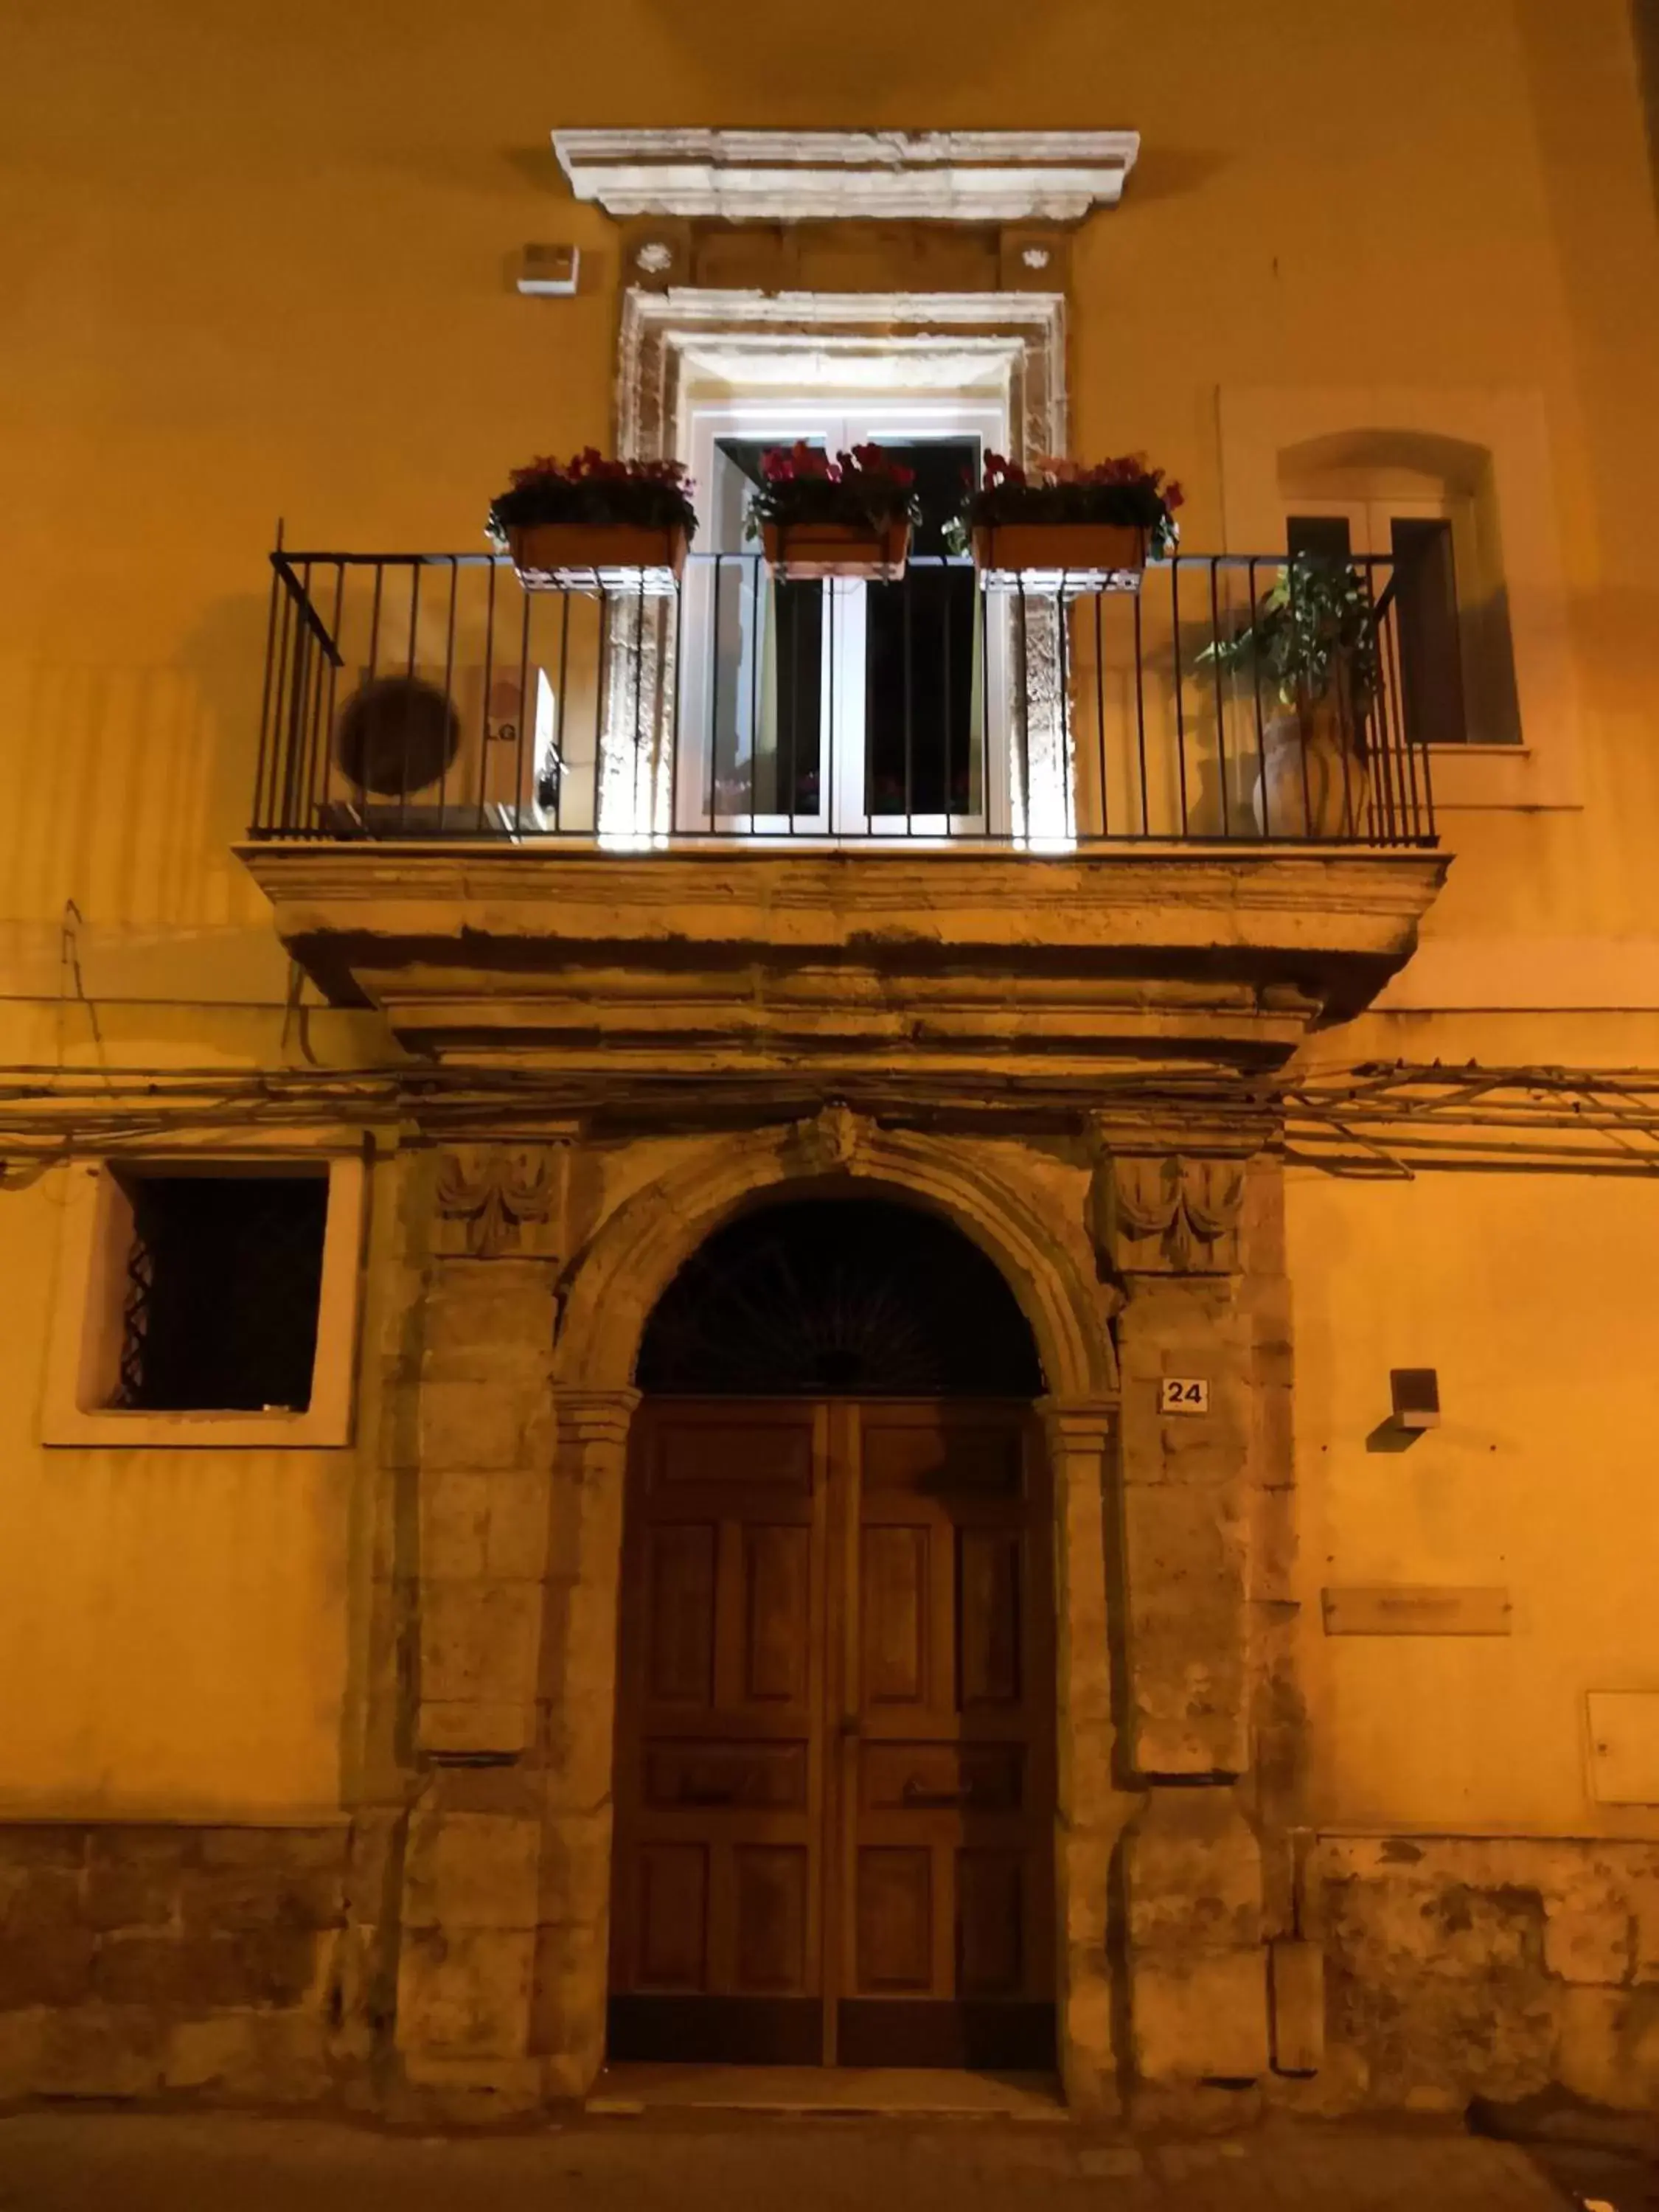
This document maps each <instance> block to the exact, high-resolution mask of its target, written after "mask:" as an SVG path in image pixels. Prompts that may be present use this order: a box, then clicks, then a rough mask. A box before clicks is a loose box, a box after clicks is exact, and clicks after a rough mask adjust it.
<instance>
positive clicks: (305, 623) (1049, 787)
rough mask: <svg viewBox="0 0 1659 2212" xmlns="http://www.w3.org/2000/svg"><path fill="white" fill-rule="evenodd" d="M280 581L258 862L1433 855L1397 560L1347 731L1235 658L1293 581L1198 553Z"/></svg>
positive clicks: (423, 572) (1261, 566)
mask: <svg viewBox="0 0 1659 2212" xmlns="http://www.w3.org/2000/svg"><path fill="white" fill-rule="evenodd" d="M272 563H273V568H274V571H275V574H274V578H273V584H272V594H271V604H270V635H269V645H268V650H267V656H266V667H265V683H264V713H263V721H262V728H261V733H260V744H259V759H258V780H257V784H256V789H255V794H254V804H253V812H252V826H251V834H252V836H254V837H255V838H310V839H319V838H321V839H341V838H392V839H398V840H404V841H411V840H420V841H427V840H441V841H449V840H455V839H494V840H505V841H507V842H522V843H531V842H538V843H539V842H547V841H558V840H565V841H569V842H595V841H597V842H599V843H601V844H607V843H617V844H619V845H644V846H649V845H653V844H657V843H659V842H668V841H670V840H672V841H674V842H679V841H682V840H695V839H698V838H702V839H729V838H732V837H751V838H763V839H766V840H772V839H776V838H793V839H819V840H841V839H846V838H859V839H874V840H899V841H906V840H908V841H915V840H927V841H931V840H939V839H949V840H951V842H957V841H967V840H981V841H991V842H998V841H1000V842H1009V843H1013V844H1017V845H1022V846H1027V847H1030V848H1040V849H1054V848H1059V847H1065V846H1068V845H1085V846H1086V845H1090V844H1095V843H1101V842H1108V843H1116V842H1120V841H1126V840H1127V841H1142V842H1170V841H1178V842H1212V841H1215V842H1237V841H1249V842H1280V841H1292V842H1334V843H1344V844H1360V845H1372V846H1390V845H1420V844H1428V843H1431V842H1433V839H1434V811H1433V803H1432V796H1431V789H1430V781H1429V759H1428V752H1427V750H1426V748H1425V745H1423V744H1419V743H1416V742H1414V741H1413V732H1412V729H1411V728H1410V726H1409V724H1408V714H1407V700H1408V699H1409V698H1410V696H1412V692H1411V686H1410V684H1409V683H1408V682H1407V676H1408V675H1409V673H1410V671H1405V670H1402V667H1401V646H1400V635H1399V625H1398V623H1397V620H1396V618H1395V605H1394V583H1393V574H1392V564H1391V563H1390V562H1388V561H1387V560H1383V559H1368V558H1358V559H1356V561H1355V562H1354V564H1353V565H1354V567H1355V568H1356V569H1357V570H1358V572H1359V573H1360V574H1362V575H1363V576H1364V580H1365V583H1366V586H1367V589H1368V591H1369V592H1370V596H1371V602H1372V605H1373V606H1374V608H1375V611H1376V619H1377V630H1378V641H1379V647H1380V651H1379V656H1378V658H1379V662H1380V668H1381V681H1380V684H1379V688H1378V690H1377V694H1376V698H1375V700H1374V702H1372V703H1371V705H1370V708H1369V710H1368V712H1367V713H1366V714H1365V715H1364V719H1363V726H1361V727H1360V728H1359V729H1358V731H1357V732H1356V731H1352V730H1349V731H1346V732H1343V731H1342V730H1341V729H1340V728H1339V726H1338V725H1337V723H1336V720H1335V718H1334V715H1333V714H1314V715H1310V714H1307V713H1305V712H1304V714H1301V715H1297V714H1296V713H1295V712H1293V711H1292V710H1291V709H1290V708H1287V707H1286V706H1285V703H1284V702H1282V701H1281V700H1280V698H1279V696H1278V694H1277V692H1276V691H1275V690H1273V688H1272V686H1271V684H1269V683H1268V682H1267V680H1266V679H1265V678H1262V677H1261V676H1260V675H1259V674H1256V673H1254V672H1252V671H1250V670H1249V669H1241V668H1237V667H1226V666H1224V665H1220V664H1219V663H1218V662H1217V661H1216V659H1214V658H1213V656H1212V655H1210V654H1209V653H1208V652H1207V648H1209V647H1211V646H1212V645H1213V644H1214V643H1215V642H1216V641H1217V640H1218V639H1222V640H1225V639H1227V638H1230V637H1231V636H1233V635H1236V634H1237V630H1238V629H1240V628H1241V627H1242V625H1243V623H1246V622H1247V621H1248V619H1249V612H1250V610H1251V609H1252V608H1253V607H1255V606H1256V605H1258V604H1259V603H1260V601H1261V598H1262V596H1263V594H1264V593H1265V592H1267V589H1268V588H1269V587H1270V586H1271V585H1272V583H1273V580H1275V578H1276V577H1277V576H1278V574H1279V573H1280V571H1281V570H1282V568H1283V566H1284V561H1283V556H1265V555H1264V556H1243V555H1182V556H1180V557H1178V558H1176V559H1174V560H1170V561H1164V562H1153V563H1152V565H1151V566H1150V567H1149V568H1147V569H1146V574H1145V576H1144V579H1143V580H1142V581H1141V586H1140V588H1139V591H1130V590H1126V589H1123V588H1121V579H1116V578H1110V577H1105V576H1084V577H1079V576H1059V575H1056V576H1052V577H1044V578H1038V579H1031V578H1026V579H1023V580H1012V579H1005V580H992V581H990V582H989V583H988V584H987V580H984V579H982V578H981V577H980V576H979V575H977V574H975V570H974V569H973V568H972V567H971V566H970V565H969V563H968V562H964V561H951V560H945V559H941V558H932V559H913V560H912V562H911V563H910V566H909V568H908V572H907V574H906V575H905V577H904V579H903V580H902V582H897V583H888V584H875V583H872V584H867V585H866V584H860V583H856V582H852V581H848V580H834V581H830V582H827V583H825V582H817V581H806V580H791V579H790V578H788V577H787V576H781V575H776V574H773V572H771V571H770V570H769V568H767V566H766V564H765V562H764V561H763V558H762V557H761V556H759V555H758V554H748V553H743V554H735V553H734V554H724V553H722V554H706V555H694V556H692V557H691V559H690V562H689V563H688V565H687V568H686V571H685V574H684V576H683V577H682V578H681V579H679V580H678V581H676V580H674V579H672V578H671V577H669V576H667V575H666V574H658V575H653V574H647V575H645V576H641V575H639V574H634V573H628V572H623V573H621V574H617V575H611V576H602V577H598V578H594V579H592V580H591V586H590V587H589V588H575V587H574V586H573V587H571V588H568V589H559V590H554V591H545V592H541V591H538V592H526V591H525V590H524V589H522V588H521V586H520V584H519V581H518V580H517V578H516V576H515V575H514V574H513V568H512V567H511V565H510V563H509V562H507V561H506V560H505V559H504V558H497V557H495V556H490V555H487V554H465V553H462V554H385V555H382V554H374V555H368V554H340V553H289V552H281V551H279V552H277V553H276V554H274V555H273V556H272Z"/></svg>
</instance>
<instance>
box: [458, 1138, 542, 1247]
mask: <svg viewBox="0 0 1659 2212" xmlns="http://www.w3.org/2000/svg"><path fill="white" fill-rule="evenodd" d="M556 1160H557V1148H556V1146H551V1145H452V1146H447V1148H446V1149H445V1151H444V1152H443V1153H442V1155H441V1158H440V1159H439V1162H438V1192H437V1196H438V1219H437V1227H436V1233H435V1237H434V1249H435V1250H437V1251H439V1252H441V1253H447V1254H450V1255H456V1256H461V1255H465V1257H466V1258H467V1259H470V1260H499V1259H503V1258H511V1259H524V1260H551V1259H556V1258H557V1257H558V1241H557V1240H558V1223H557V1220H556V1199H557V1195H558V1176H557V1173H556Z"/></svg>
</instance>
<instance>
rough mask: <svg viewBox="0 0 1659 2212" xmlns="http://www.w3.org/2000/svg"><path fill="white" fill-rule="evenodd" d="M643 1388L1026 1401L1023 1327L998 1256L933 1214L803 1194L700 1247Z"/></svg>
mask: <svg viewBox="0 0 1659 2212" xmlns="http://www.w3.org/2000/svg"><path fill="white" fill-rule="evenodd" d="M638 1381H639V1384H640V1387H641V1389H645V1390H653V1391H659V1392H663V1393H665V1394H672V1395H677V1396H678V1395H686V1396H693V1395H709V1396H720V1397H774V1396H788V1397H835V1396H845V1397H976V1398H990V1397H1021V1398H1025V1397H1035V1396H1036V1395H1038V1394H1039V1393H1040V1392H1041V1390H1042V1370H1041V1367H1040V1365H1039V1364H1038V1360H1037V1355H1036V1346H1035V1345H1034V1344H1033V1342H1032V1339H1031V1332H1030V1328H1029V1326H1028V1325H1027V1322H1026V1320H1025V1317H1024V1314H1022V1313H1021V1311H1020V1310H1019V1307H1018V1304H1017V1303H1016V1301H1015V1298H1014V1296H1013V1293H1012V1291H1010V1290H1009V1288H1008V1285H1007V1284H1006V1282H1005V1281H1004V1280H1003V1278H1002V1276H1001V1275H1000V1273H999V1272H998V1270H997V1269H996V1267H994V1265H993V1263H992V1262H991V1261H989V1260H987V1258H986V1256H985V1255H984V1254H983V1253H982V1252H981V1250H980V1249H979V1248H978V1247H977V1246H976V1245H975V1244H972V1243H969V1241H968V1239H967V1238H966V1237H963V1235H962V1234H961V1233H960V1231H957V1230H955V1229H953V1228H951V1226H950V1225H949V1224H948V1223H946V1222H943V1221H940V1220H939V1219H937V1218H934V1217H933V1215H931V1214H927V1213H922V1212H914V1211H912V1210H911V1209H910V1208H909V1207H908V1206H896V1205H891V1204H888V1203H884V1202H883V1201H881V1200H868V1199H847V1200H832V1199H823V1200H794V1201H792V1202H788V1203H786V1204H782V1205H779V1206H769V1207H765V1208H763V1209H761V1210H759V1211H757V1212H752V1213H748V1214H745V1215H744V1216H742V1217H741V1218H739V1219H738V1220H737V1221H735V1222H732V1223H731V1224H729V1225H727V1226H726V1228H724V1229H721V1230H719V1231H716V1232H715V1234H714V1236H713V1237H710V1238H709V1239H708V1243H706V1244H704V1245H702V1247H701V1248H700V1249H699V1250H697V1251H696V1252H695V1253H694V1254H693V1255H692V1256H691V1258H690V1260H688V1261H687V1262H686V1263H685V1265H684V1267H682V1268H681V1270H680V1272H679V1273H678V1275H677V1276H676V1277H675V1278H674V1279H673V1281H672V1282H671V1284H670V1285H669V1286H668V1289H667V1290H666V1291H665V1292H664V1294H663V1297H662V1298H661V1299H660V1301H659V1304H658V1306H657V1309H656V1310H655V1312H654V1313H653V1315H652V1316H651V1319H650V1322H648V1323H647V1328H646V1332H645V1339H644V1342H643V1343H642V1345H641V1350H640V1358H639V1368H638Z"/></svg>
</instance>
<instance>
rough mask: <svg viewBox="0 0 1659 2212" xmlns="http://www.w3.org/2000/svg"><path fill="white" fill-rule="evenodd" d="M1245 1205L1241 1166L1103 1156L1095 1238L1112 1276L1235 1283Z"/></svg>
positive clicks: (1097, 1174) (1093, 1189)
mask: <svg viewBox="0 0 1659 2212" xmlns="http://www.w3.org/2000/svg"><path fill="white" fill-rule="evenodd" d="M1243 1203H1244V1169H1243V1163H1242V1162H1241V1161H1238V1160H1237V1159H1194V1158H1189V1157H1187V1156H1185V1155H1183V1154H1182V1153H1178V1152H1170V1153H1165V1154H1163V1155H1162V1156H1159V1157H1157V1158H1145V1157H1143V1156H1140V1155H1136V1154H1130V1155H1127V1156H1126V1155H1125V1154H1123V1153H1121V1152H1106V1151H1104V1150H1102V1151H1101V1152H1099V1153H1098V1155H1097V1158H1096V1161H1095V1170H1094V1176H1093V1178H1092V1180H1091V1183H1090V1187H1089V1230H1090V1234H1091V1237H1092V1239H1093V1241H1094V1246H1095V1252H1096V1255H1097V1259H1098V1260H1099V1261H1100V1264H1101V1267H1102V1268H1103V1270H1105V1271H1109V1272H1111V1273H1122V1274H1137V1273H1139V1274H1173V1275H1228V1274H1232V1273H1235V1272H1236V1271H1237V1267H1238V1265H1239V1250H1238V1224H1239V1216H1240V1213H1241V1212H1242V1211H1243Z"/></svg>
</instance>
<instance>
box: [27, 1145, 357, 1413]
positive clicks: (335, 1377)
mask: <svg viewBox="0 0 1659 2212" xmlns="http://www.w3.org/2000/svg"><path fill="white" fill-rule="evenodd" d="M123 1171H125V1173H127V1174H128V1175H134V1174H136V1175H140V1176H142V1175H144V1174H149V1175H168V1176H182V1175H191V1176H197V1175H199V1176H247V1175H257V1174H259V1173H261V1172H264V1174H266V1175H271V1176H276V1175H278V1174H282V1173H288V1174H295V1173H300V1174H304V1173H307V1172H309V1173H319V1172H320V1173H323V1174H325V1175H326V1176H327V1179H328V1213H327V1218H326V1221H325V1225H324V1231H323V1266H322V1281H321V1285H320V1287H319V1296H318V1301H317V1351H316V1357H315V1359H314V1361H313V1367H312V1378H311V1402H310V1404H309V1405H308V1406H307V1407H306V1409H305V1411H304V1412H303V1413H290V1412H286V1411H273V1412H270V1413H249V1412H244V1411H215V1410H212V1409H203V1410H201V1411H185V1410H179V1411H176V1412H175V1411H166V1412H162V1411H157V1410H155V1409H152V1408H149V1407H142V1408H140V1407H125V1406H116V1405H113V1404H112V1403H111V1402H110V1401H111V1398H112V1393H113V1389H114V1386H115V1382H116V1378H117V1375H118V1364H119V1359H120V1351H121V1338H122V1306H123V1300H124V1297H125V1284H126V1260H127V1255H128V1253H129V1252H130V1250H131V1242H132V1208H131V1200H129V1198H128V1196H127V1194H126V1191H125V1188H123V1184H122V1180H121V1177H122V1173H123ZM367 1229H368V1168H367V1165H366V1164H365V1162H364V1160H363V1159H362V1158H361V1156H359V1155H357V1154H355V1153H354V1154H352V1155H351V1156H350V1157H349V1158H343V1157H340V1156H338V1155H330V1154H328V1153H325V1152H320V1151H313V1152H298V1151H289V1152H283V1153H276V1152H251V1151H244V1152H236V1153H228V1152H201V1151H196V1152H189V1153H182V1152H181V1153H172V1154H169V1153H166V1152H144V1153H142V1154H131V1155H122V1156H120V1157H118V1158H106V1159H101V1160H94V1161H87V1162H80V1163H76V1164H75V1165H74V1166H72V1167H71V1168H70V1170H69V1175H68V1188H67V1190H66V1193H65V1197H64V1216H63V1228H62V1238H63V1241H62V1244H61V1247H60V1258H59V1266H58V1281H57V1289H56V1296H55V1298H54V1302H53V1310H52V1323H51V1334H50V1337H49V1340H48V1347H47V1355H46V1382H45V1389H44V1393H43V1397H42V1403H41V1419H40V1441H41V1442H42V1443H44V1444H50V1445H105V1446H108V1445H118V1446H120V1447H122V1448H124V1449H126V1448H131V1447H134V1446H152V1447H167V1448H172V1449H178V1448H179V1447H180V1446H183V1447H186V1448H188V1447H191V1446H196V1445H211V1446H213V1447H214V1448H215V1449H238V1448H240V1449H264V1450H270V1449H291V1450H300V1449H319V1448H320V1449H339V1448H342V1447H343V1446H346V1445H349V1443H351V1441H352V1430H353V1420H354V1414H355V1400H356V1372H357V1350H358V1329H359V1321H360V1311H361V1298H362V1274H363V1254H364V1238H365V1236H366V1233H367Z"/></svg>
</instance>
